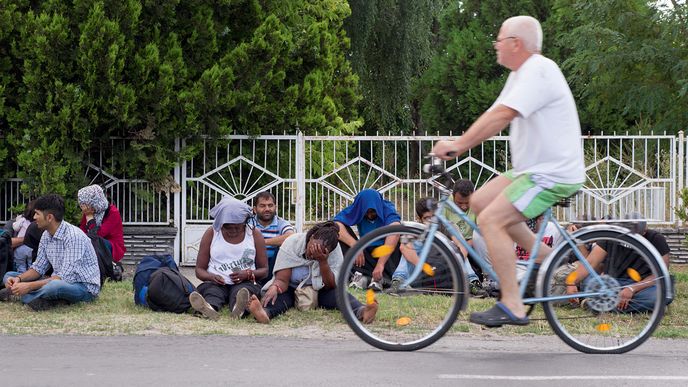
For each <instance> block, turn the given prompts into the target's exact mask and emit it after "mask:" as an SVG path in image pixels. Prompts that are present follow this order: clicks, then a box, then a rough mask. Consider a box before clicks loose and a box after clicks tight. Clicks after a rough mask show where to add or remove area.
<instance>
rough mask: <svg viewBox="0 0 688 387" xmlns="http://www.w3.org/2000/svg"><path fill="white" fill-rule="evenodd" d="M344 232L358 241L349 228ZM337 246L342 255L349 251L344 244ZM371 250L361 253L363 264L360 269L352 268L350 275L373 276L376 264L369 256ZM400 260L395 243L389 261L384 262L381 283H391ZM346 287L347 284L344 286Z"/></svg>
mask: <svg viewBox="0 0 688 387" xmlns="http://www.w3.org/2000/svg"><path fill="white" fill-rule="evenodd" d="M345 227H346V231H347V232H348V233H349V235H351V237H353V238H354V239H356V240H357V241H358V238H357V237H356V234H355V233H354V230H353V229H352V228H351V227H349V226H345ZM339 246H340V247H341V249H342V254H343V255H346V253H347V252H348V251H349V249H350V247H349V246H348V245H347V244H346V243H342V242H341V241H340V242H339ZM372 250H373V248H367V249H365V251H364V252H363V255H364V256H365V263H364V264H363V266H362V267H358V266H354V267H353V268H352V269H351V274H353V273H354V272H357V271H358V272H361V273H362V274H363V275H365V276H366V277H372V276H373V270H374V269H375V265H376V264H377V259H376V258H373V256H372V255H371V254H370V253H371V252H372ZM400 258H401V251H400V250H399V243H397V246H396V248H395V249H394V252H392V254H391V255H390V256H389V259H387V262H385V269H384V271H383V273H382V278H383V281H385V282H387V283H390V282H391V281H392V274H394V271H395V270H396V269H397V266H399V259H400ZM344 285H347V284H344Z"/></svg>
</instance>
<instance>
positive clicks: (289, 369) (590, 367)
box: [0, 336, 688, 387]
mask: <svg viewBox="0 0 688 387" xmlns="http://www.w3.org/2000/svg"><path fill="white" fill-rule="evenodd" d="M687 344H688V341H686V340H656V339H652V340H650V341H648V342H647V343H645V344H643V345H642V346H641V347H640V348H638V349H636V350H634V351H632V352H630V353H628V354H625V355H585V354H581V353H578V352H575V351H574V350H572V349H570V348H569V347H567V346H566V345H565V344H563V343H562V342H561V341H559V339H558V338H556V337H542V336H534V337H532V336H531V337H506V338H493V337H490V338H485V337H445V338H443V339H442V340H440V341H439V342H437V343H436V344H434V345H432V346H430V347H429V348H426V349H424V350H421V351H417V352H412V353H391V352H383V351H380V350H377V349H374V348H372V347H370V346H368V345H367V344H365V343H363V342H362V341H360V340H358V339H347V340H339V339H329V340H322V339H303V338H285V337H246V336H242V337H226V336H216V337H213V336H205V337H195V336H148V337H135V336H126V337H83V336H47V337H46V336H42V337H41V336H0V348H1V349H2V350H3V352H4V354H5V356H3V361H2V363H0V364H1V365H0V386H97V387H101V386H143V385H145V386H248V385H253V386H328V387H330V386H371V385H372V386H429V385H432V386H435V385H446V386H458V385H461V386H464V385H468V386H495V385H497V386H532V385H536V386H579V385H580V386H648V385H651V386H686V385H688V364H687V363H688V345H687Z"/></svg>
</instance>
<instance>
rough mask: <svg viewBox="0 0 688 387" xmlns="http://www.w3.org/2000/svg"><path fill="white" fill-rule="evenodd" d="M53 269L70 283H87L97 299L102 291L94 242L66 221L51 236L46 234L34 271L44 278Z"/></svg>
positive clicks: (42, 240)
mask: <svg viewBox="0 0 688 387" xmlns="http://www.w3.org/2000/svg"><path fill="white" fill-rule="evenodd" d="M50 266H52V268H53V275H56V276H58V277H60V278H61V279H62V280H63V281H65V282H68V283H70V284H74V283H83V284H84V285H85V286H86V289H87V290H88V292H89V293H91V294H92V295H93V296H97V295H98V293H99V292H100V268H99V267H98V257H97V256H96V251H95V250H94V249H93V245H92V244H91V239H90V238H89V237H88V236H87V235H86V234H84V232H83V231H81V230H80V229H79V228H78V227H76V226H74V225H72V224H69V223H68V222H66V221H62V222H61V223H60V226H59V227H58V228H57V231H55V235H50V233H49V232H47V231H44V232H43V235H42V236H41V241H40V243H39V245H38V254H37V256H36V262H34V264H33V266H31V268H32V269H34V270H36V271H37V272H38V274H40V275H44V274H45V272H46V271H48V269H49V268H50Z"/></svg>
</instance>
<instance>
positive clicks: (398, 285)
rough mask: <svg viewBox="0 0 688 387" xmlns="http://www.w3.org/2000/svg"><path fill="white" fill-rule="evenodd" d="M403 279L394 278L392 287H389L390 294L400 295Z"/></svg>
mask: <svg viewBox="0 0 688 387" xmlns="http://www.w3.org/2000/svg"><path fill="white" fill-rule="evenodd" d="M401 281H402V280H401V279H400V278H392V286H390V287H389V293H390V294H398V293H399V289H401Z"/></svg>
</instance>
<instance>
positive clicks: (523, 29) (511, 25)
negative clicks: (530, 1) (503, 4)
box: [502, 16, 542, 54]
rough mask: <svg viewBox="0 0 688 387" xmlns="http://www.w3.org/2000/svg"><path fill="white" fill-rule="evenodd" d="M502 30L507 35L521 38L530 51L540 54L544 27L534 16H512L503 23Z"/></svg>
mask: <svg viewBox="0 0 688 387" xmlns="http://www.w3.org/2000/svg"><path fill="white" fill-rule="evenodd" d="M502 31H503V32H504V34H505V35H508V36H515V37H517V38H519V39H520V40H521V42H523V46H524V48H525V49H526V50H527V51H528V52H531V53H533V54H539V53H540V51H542V27H540V22H538V21H537V19H535V18H534V17H531V16H514V17H510V18H508V19H506V20H505V21H504V23H502Z"/></svg>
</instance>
